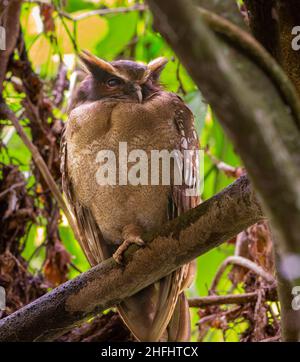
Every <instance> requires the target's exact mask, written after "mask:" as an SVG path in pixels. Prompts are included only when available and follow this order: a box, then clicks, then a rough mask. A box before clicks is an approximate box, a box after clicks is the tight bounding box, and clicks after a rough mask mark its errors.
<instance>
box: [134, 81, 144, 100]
mask: <svg viewBox="0 0 300 362" xmlns="http://www.w3.org/2000/svg"><path fill="white" fill-rule="evenodd" d="M135 89H136V95H137V98H138V100H139V103H143V93H142V88H141V87H140V86H139V85H137V86H136V88H135Z"/></svg>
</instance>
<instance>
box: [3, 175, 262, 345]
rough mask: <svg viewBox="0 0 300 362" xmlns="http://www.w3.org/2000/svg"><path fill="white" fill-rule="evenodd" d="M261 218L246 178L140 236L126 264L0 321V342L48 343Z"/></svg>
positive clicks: (103, 268) (89, 275)
mask: <svg viewBox="0 0 300 362" xmlns="http://www.w3.org/2000/svg"><path fill="white" fill-rule="evenodd" d="M262 218H263V216H262V212H261V209H260V206H259V204H258V202H257V200H256V198H255V195H254V193H253V190H252V188H251V186H250V184H249V181H248V179H247V177H245V176H243V177H241V178H240V179H238V180H237V181H236V182H235V183H233V184H232V185H230V186H229V187H228V188H226V189H225V190H223V191H222V192H221V193H219V194H217V195H216V196H214V197H213V198H211V199H209V200H207V201H206V202H204V203H202V204H201V205H199V206H198V207H197V208H195V209H193V210H190V211H189V212H187V213H185V214H183V215H181V216H180V217H179V218H177V219H175V220H173V221H171V222H169V223H168V224H166V225H165V226H164V227H163V228H162V230H160V231H158V232H152V233H147V234H145V235H143V240H145V241H146V247H144V248H137V247H136V246H131V247H130V249H129V250H128V252H127V253H126V254H125V259H126V263H125V265H124V266H120V265H117V264H116V263H115V261H114V260H113V259H108V260H105V261H104V262H102V263H101V264H99V265H98V266H96V267H94V268H93V269H91V270H89V271H88V272H86V273H83V274H81V275H80V276H79V277H77V278H75V279H73V280H70V281H68V282H67V283H65V284H63V285H61V286H60V287H58V288H56V289H54V290H53V291H52V292H50V293H48V294H46V295H44V296H43V297H41V298H39V299H37V300H36V301H34V302H33V303H31V304H29V305H28V306H26V307H24V308H22V309H20V310H18V311H17V312H15V313H13V314H12V315H10V316H8V317H7V318H5V319H3V320H0V341H34V340H39V341H45V340H52V339H54V338H55V337H57V336H59V335H61V334H63V333H64V332H66V331H67V330H69V329H70V328H72V327H74V325H76V324H77V323H79V322H80V321H82V320H84V319H86V318H89V317H91V316H93V315H95V314H97V313H99V312H101V311H103V310H105V309H107V308H109V307H112V306H114V305H117V304H118V303H120V302H121V301H122V300H123V299H125V298H127V297H129V296H131V295H133V294H135V293H137V292H138V291H140V290H141V289H143V288H145V287H146V286H148V285H150V284H152V283H153V282H155V281H157V280H159V279H160V278H162V277H163V276H165V275H168V274H169V273H171V272H172V271H174V270H175V269H177V268H178V267H179V266H181V265H183V264H185V263H187V262H189V261H191V260H193V259H194V258H196V257H197V256H199V255H201V254H203V253H205V252H207V251H208V250H210V249H212V248H214V247H216V246H218V245H220V244H221V243H222V242H224V241H226V240H228V239H230V238H232V237H233V236H235V235H236V234H238V233H239V232H241V231H242V230H244V229H246V228H247V227H249V226H250V225H252V224H254V223H256V222H258V221H259V220H261V219H262Z"/></svg>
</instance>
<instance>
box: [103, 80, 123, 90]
mask: <svg viewBox="0 0 300 362" xmlns="http://www.w3.org/2000/svg"><path fill="white" fill-rule="evenodd" d="M121 83H122V80H121V79H120V78H109V79H108V80H107V82H106V84H107V85H108V86H109V87H111V88H114V87H117V86H119V85H120V84H121Z"/></svg>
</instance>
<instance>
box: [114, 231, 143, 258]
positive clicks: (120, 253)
mask: <svg viewBox="0 0 300 362" xmlns="http://www.w3.org/2000/svg"><path fill="white" fill-rule="evenodd" d="M131 244H136V245H139V246H143V245H145V242H144V241H143V240H142V239H141V238H140V237H138V236H132V237H130V236H129V237H128V238H127V239H126V240H124V241H123V243H122V244H121V245H120V246H119V247H118V249H117V250H116V251H115V253H114V254H113V258H114V259H115V261H116V263H118V264H123V255H124V253H125V251H126V250H127V249H128V248H129V246H130V245H131Z"/></svg>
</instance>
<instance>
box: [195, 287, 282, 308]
mask: <svg viewBox="0 0 300 362" xmlns="http://www.w3.org/2000/svg"><path fill="white" fill-rule="evenodd" d="M275 291H276V288H275V289H267V290H266V296H267V299H268V300H270V301H272V302H273V301H275V300H277V295H276V292H275ZM257 298H258V292H257V291H256V292H251V293H244V294H227V295H209V296H206V297H200V298H190V299H189V306H190V308H203V307H206V306H210V305H223V304H224V305H225V304H245V303H250V302H255V301H256V300H257Z"/></svg>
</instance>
